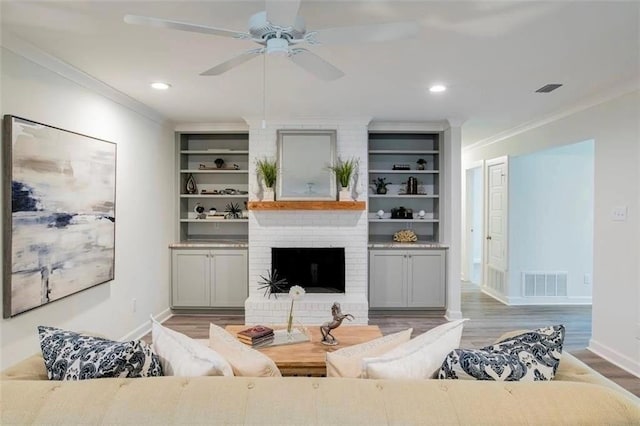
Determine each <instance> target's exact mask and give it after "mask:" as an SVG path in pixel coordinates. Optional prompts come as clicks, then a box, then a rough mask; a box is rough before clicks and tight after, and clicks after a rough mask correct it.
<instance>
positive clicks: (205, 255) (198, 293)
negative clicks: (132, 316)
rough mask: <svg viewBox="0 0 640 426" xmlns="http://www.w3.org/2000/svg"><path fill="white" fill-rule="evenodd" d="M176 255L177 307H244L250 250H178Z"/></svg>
mask: <svg viewBox="0 0 640 426" xmlns="http://www.w3.org/2000/svg"><path fill="white" fill-rule="evenodd" d="M172 256H173V259H172V279H171V306H172V307H173V308H208V307H225V308H239V307H244V301H245V299H246V298H247V296H248V277H247V274H248V265H247V250H246V249H174V250H173V255H172Z"/></svg>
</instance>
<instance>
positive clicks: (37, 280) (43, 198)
mask: <svg viewBox="0 0 640 426" xmlns="http://www.w3.org/2000/svg"><path fill="white" fill-rule="evenodd" d="M3 162H4V164H3V174H4V176H3V178H4V181H3V185H4V191H3V192H4V200H3V201H4V202H3V204H4V229H3V234H4V259H3V261H4V276H3V305H4V306H3V308H4V309H3V316H4V318H8V317H12V316H15V315H17V314H20V313H22V312H25V311H28V310H30V309H34V308H37V307H39V306H42V305H45V304H47V303H50V302H53V301H54V300H58V299H61V298H63V297H66V296H69V295H71V294H74V293H76V292H79V291H81V290H85V289H87V288H89V287H93V286H95V285H98V284H101V283H105V282H108V281H111V280H113V277H114V259H115V220H116V219H115V217H116V216H115V211H116V205H115V201H116V144H114V143H112V142H107V141H103V140H100V139H96V138H92V137H89V136H84V135H81V134H78V133H73V132H69V131H66V130H62V129H58V128H55V127H51V126H47V125H45V124H41V123H36V122H34V121H30V120H26V119H23V118H19V117H15V116H11V115H5V116H4V134H3Z"/></svg>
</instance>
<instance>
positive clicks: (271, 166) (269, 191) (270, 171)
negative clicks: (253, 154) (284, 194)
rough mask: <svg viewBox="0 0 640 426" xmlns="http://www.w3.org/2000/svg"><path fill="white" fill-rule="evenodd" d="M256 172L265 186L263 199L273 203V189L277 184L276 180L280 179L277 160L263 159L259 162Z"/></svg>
mask: <svg viewBox="0 0 640 426" xmlns="http://www.w3.org/2000/svg"><path fill="white" fill-rule="evenodd" d="M256 171H257V173H258V177H260V178H261V179H262V182H263V184H264V191H263V197H262V199H263V200H264V201H273V200H274V195H273V187H274V185H275V184H276V179H277V177H278V164H277V163H276V161H275V160H269V159H268V158H263V159H260V160H258V161H257V163H256Z"/></svg>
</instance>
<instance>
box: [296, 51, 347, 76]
mask: <svg viewBox="0 0 640 426" xmlns="http://www.w3.org/2000/svg"><path fill="white" fill-rule="evenodd" d="M289 59H291V60H292V61H293V62H295V63H296V64H297V65H300V66H301V67H302V68H304V69H305V70H307V71H309V72H310V73H312V74H314V75H316V76H317V77H318V78H321V79H322V80H336V79H338V78H340V77H342V76H343V75H344V73H343V72H342V71H340V70H339V69H338V68H336V67H334V66H333V65H331V64H330V63H329V62H327V61H325V60H324V59H322V58H321V57H320V56H318V55H316V54H315V53H312V52H310V51H308V50H307V49H302V48H295V49H291V50H290V52H289Z"/></svg>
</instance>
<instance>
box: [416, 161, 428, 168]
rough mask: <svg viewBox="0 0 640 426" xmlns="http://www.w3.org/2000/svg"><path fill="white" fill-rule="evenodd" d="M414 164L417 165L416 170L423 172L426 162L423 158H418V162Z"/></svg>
mask: <svg viewBox="0 0 640 426" xmlns="http://www.w3.org/2000/svg"><path fill="white" fill-rule="evenodd" d="M416 163H418V167H417V169H418V170H424V167H425V164H427V161H426V160H425V159H424V158H419V159H418V161H416Z"/></svg>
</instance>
